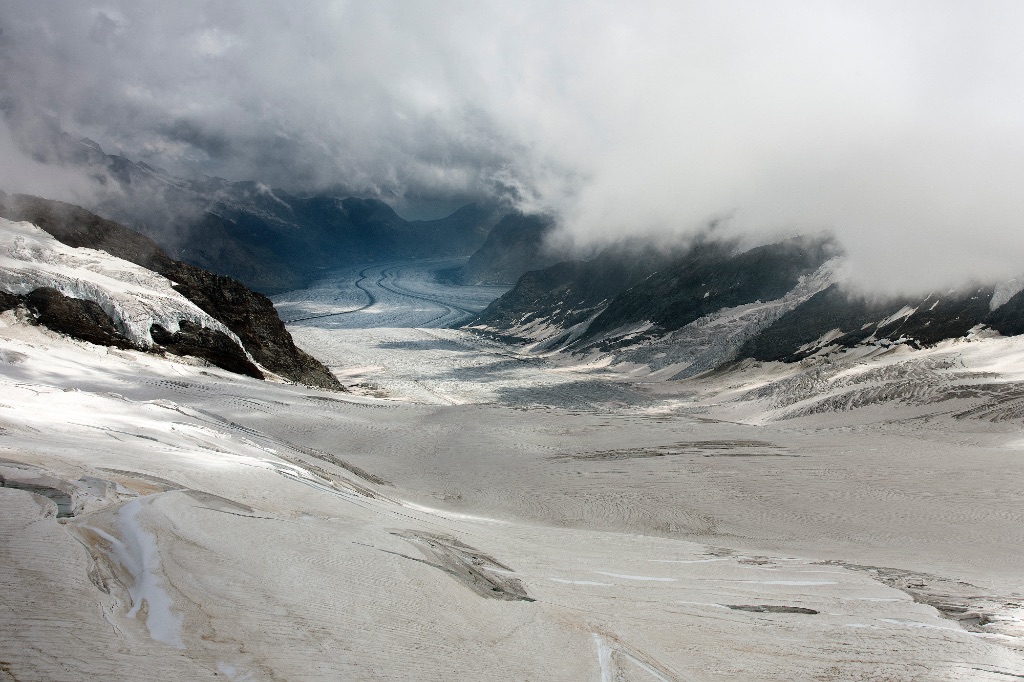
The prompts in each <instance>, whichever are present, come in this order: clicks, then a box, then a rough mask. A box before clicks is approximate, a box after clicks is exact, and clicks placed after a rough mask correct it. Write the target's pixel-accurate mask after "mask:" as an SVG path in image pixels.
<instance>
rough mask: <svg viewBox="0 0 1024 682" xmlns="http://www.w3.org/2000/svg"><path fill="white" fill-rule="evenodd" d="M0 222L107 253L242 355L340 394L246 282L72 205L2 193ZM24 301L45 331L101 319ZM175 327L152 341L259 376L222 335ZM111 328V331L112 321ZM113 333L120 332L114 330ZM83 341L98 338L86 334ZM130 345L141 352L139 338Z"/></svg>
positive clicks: (34, 297)
mask: <svg viewBox="0 0 1024 682" xmlns="http://www.w3.org/2000/svg"><path fill="white" fill-rule="evenodd" d="M0 217H3V218H6V219H8V220H12V221H25V222H29V223H32V224H34V225H36V226H38V227H39V228H41V229H42V230H44V231H45V232H46V233H48V234H49V235H51V236H52V237H53V238H54V239H56V240H57V241H59V242H61V243H63V244H65V245H67V246H70V247H74V248H80V247H85V248H91V249H96V250H99V251H103V252H106V253H108V254H110V255H111V256H115V257H117V258H121V259H123V260H125V261H128V262H130V263H134V264H135V265H138V266H141V267H143V268H146V269H147V270H151V271H153V272H155V273H157V274H159V275H162V276H163V277H165V278H167V279H168V280H170V281H171V282H172V286H173V287H174V290H175V291H177V292H178V293H179V294H181V295H182V296H183V297H184V298H186V299H188V300H189V301H191V302H192V303H193V304H195V306H197V307H198V308H199V309H200V310H202V311H204V312H205V313H206V314H208V315H209V316H210V317H212V318H214V319H215V320H218V321H219V322H220V323H222V324H223V325H224V327H225V328H226V329H228V330H230V331H231V332H233V333H234V334H235V335H237V337H238V339H239V340H240V341H241V344H242V346H243V347H244V349H245V351H248V353H249V354H251V356H252V358H253V360H255V361H256V362H257V363H259V364H260V365H262V366H263V367H265V368H267V369H268V370H270V371H271V372H274V373H275V374H278V375H280V376H282V377H284V378H286V379H289V380H291V381H297V382H300V383H304V384H307V385H310V386H316V387H320V388H327V389H331V390H341V385H340V384H339V383H338V381H337V379H336V378H335V377H334V375H333V374H331V372H330V371H329V370H328V369H327V368H326V367H325V366H324V365H323V364H321V363H320V362H319V361H317V360H316V359H314V358H313V357H311V356H309V355H308V354H306V353H305V352H303V351H302V350H301V349H299V348H297V347H296V346H295V343H294V342H293V341H292V338H291V335H290V334H289V333H288V331H287V329H285V326H284V323H282V322H281V319H280V318H279V317H278V315H277V311H276V310H275V309H274V307H273V304H272V303H271V302H270V300H269V299H268V298H267V297H266V296H263V295H262V294H259V293H256V292H253V291H251V290H249V289H248V288H247V287H245V286H244V285H243V284H242V283H240V282H238V281H236V280H233V279H231V278H228V277H223V276H221V275H215V274H213V273H211V272H208V271H206V270H203V269H202V268H198V267H196V266H193V265H189V264H187V263H183V262H181V261H177V260H174V259H172V258H170V257H169V256H168V255H167V254H166V253H164V252H163V251H162V250H161V249H160V248H159V247H158V246H157V245H156V244H155V243H154V242H153V241H152V240H151V239H149V238H148V237H145V236H143V235H140V234H138V233H136V232H134V231H132V230H130V229H128V228H126V227H124V226H123V225H120V224H118V223H115V222H113V221H110V220H105V219H103V218H100V217H99V216H97V215H95V214H93V213H91V212H89V211H86V210H85V209H83V208H81V207H78V206H74V205H71V204H65V203H63V202H58V201H52V200H48V199H42V198H39V197H33V196H28V195H10V194H6V193H2V192H0ZM56 293H57V294H58V295H59V292H56ZM64 298H68V297H66V296H65V297H64ZM9 302H10V301H9V300H8V303H9ZM19 302H22V300H20V299H19ZM23 302H25V303H26V304H28V305H29V308H30V310H34V311H36V313H35V314H36V315H37V319H38V321H39V322H40V323H43V324H48V326H49V323H47V320H50V321H52V320H54V319H58V318H65V319H66V320H71V319H72V317H74V319H78V320H79V321H81V315H86V316H87V317H89V316H92V317H95V316H96V314H97V313H96V310H95V309H93V308H91V307H90V306H88V304H87V302H82V303H70V302H67V301H63V302H62V301H60V300H59V299H58V298H57V297H56V296H55V295H54V294H53V293H48V292H41V293H38V294H37V293H35V292H32V293H31V294H30V295H29V297H28V298H25V299H24V300H23ZM71 308H76V309H77V310H78V313H80V314H81V315H79V314H78V313H75V314H74V316H72V313H71V312H70V310H71ZM86 309H89V310H91V311H92V312H91V313H90V312H88V311H87V310H86ZM102 312H103V311H102V309H101V310H100V313H102ZM103 314H104V315H105V314H106V313H103ZM108 319H109V316H108ZM175 322H177V323H178V327H179V328H178V329H177V331H174V332H171V331H169V330H168V329H166V328H164V327H163V326H162V325H154V328H153V329H151V330H150V334H151V338H152V340H153V341H154V342H155V343H157V344H159V345H160V346H162V348H163V349H164V350H167V351H169V352H172V353H177V354H185V355H195V356H198V357H203V358H205V359H207V360H210V361H211V362H213V363H214V364H217V365H218V366H221V367H224V368H225V369H229V370H230V371H237V372H240V373H242V374H247V375H249V376H259V377H262V373H260V372H259V370H258V369H257V368H256V367H255V366H254V365H252V363H251V362H249V361H248V359H246V358H245V353H244V352H242V351H241V349H238V350H237V351H236V350H232V348H231V346H234V345H235V344H234V342H233V341H232V340H231V339H230V338H229V337H227V336H226V335H225V334H224V333H223V332H222V331H220V330H212V329H203V328H201V327H199V326H197V325H196V324H195V323H194V321H191V320H185V321H184V324H182V323H181V321H178V320H176V321H175ZM52 324H55V325H56V326H54V327H53V328H54V329H56V330H57V331H64V333H71V332H72V331H73V330H74V329H75V327H76V326H78V327H81V326H82V325H81V324H77V323H76V324H72V323H71V322H66V323H64V324H65V326H66V327H67V330H62V329H60V328H58V327H59V326H60V323H56V322H54V323H52ZM97 324H98V325H99V327H101V328H104V329H107V330H108V331H107V332H103V333H100V336H94V338H96V339H103V338H108V339H109V340H112V341H113V340H116V336H110V335H109V333H108V332H109V328H107V327H106V326H105V324H104V323H102V322H98V323H97ZM110 324H112V325H113V324H114V323H113V321H111V323H110ZM68 325H70V326H68ZM114 327H115V331H117V329H116V325H114ZM68 330H70V331H68ZM83 333H84V332H83ZM90 333H92V332H90ZM97 333H99V332H97ZM71 335H75V334H73V333H71ZM79 338H84V339H85V340H90V341H92V340H93V339H92V338H87V337H86V336H79ZM126 342H128V343H129V344H130V345H131V346H133V347H139V340H138V339H131V340H126ZM112 345H117V344H116V343H114V344H112ZM239 354H240V355H239ZM243 361H244V362H243Z"/></svg>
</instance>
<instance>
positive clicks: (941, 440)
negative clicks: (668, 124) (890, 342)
mask: <svg viewBox="0 0 1024 682" xmlns="http://www.w3.org/2000/svg"><path fill="white" fill-rule="evenodd" d="M450 264H451V263H450V262H449V261H443V260H434V261H429V262H422V261H420V262H408V261H402V262H394V263H382V264H376V265H372V266H366V265H360V266H357V267H353V268H351V269H347V270H345V271H336V272H332V273H330V275H329V276H328V277H326V278H324V279H323V280H321V281H320V282H319V283H317V284H316V285H314V286H313V287H311V288H310V289H307V290H301V291H293V292H290V293H287V294H282V295H279V296H278V297H276V299H275V304H276V307H277V308H278V310H279V312H280V314H281V317H282V318H283V319H285V320H295V321H293V322H291V323H290V324H289V331H290V332H291V333H292V334H293V336H294V338H295V339H296V342H297V343H298V344H299V345H300V346H301V347H303V348H304V349H306V350H307V351H309V352H311V353H312V354H313V355H314V356H316V357H318V358H320V359H321V360H322V361H324V362H325V363H326V364H327V365H328V367H330V368H331V369H332V370H333V371H334V372H335V374H336V375H337V376H339V378H340V379H341V380H342V382H343V383H344V384H346V385H348V386H349V387H350V390H351V391H352V392H351V393H348V394H345V393H337V392H330V391H323V390H318V389H310V388H305V387H303V386H300V385H296V384H287V383H280V382H269V381H262V382H261V381H256V380H254V379H250V378H246V377H242V376H239V375H235V374H231V373H229V372H226V371H224V370H221V369H218V368H215V367H210V366H208V365H205V364H204V363H201V362H197V361H190V360H188V359H163V358H159V357H155V356H152V355H146V354H142V353H139V352H137V351H132V350H118V349H113V348H102V347H98V346H93V345H91V344H88V343H83V342H80V341H73V340H69V339H67V338H65V337H62V336H60V335H58V334H55V333H53V332H51V331H49V330H46V329H43V328H41V327H33V326H28V325H25V324H23V323H20V322H19V321H18V320H17V319H16V317H15V315H14V313H13V312H6V313H3V315H2V317H0V321H2V323H3V326H2V327H0V339H2V346H0V382H2V384H3V399H2V400H0V403H3V404H2V405H0V427H2V429H3V431H2V436H0V460H2V461H0V475H3V476H4V487H3V488H2V489H0V504H2V505H3V509H4V511H3V514H2V516H0V518H2V519H3V525H4V527H3V529H2V531H3V537H4V548H5V549H4V556H5V559H4V561H5V567H4V571H3V572H2V574H0V576H2V577H0V580H2V582H3V588H2V589H3V594H5V595H8V598H7V599H5V600H4V603H5V607H4V610H3V612H2V615H0V641H4V642H8V643H11V644H9V645H8V646H7V648H6V650H5V652H4V654H3V657H2V659H3V667H0V679H7V678H10V679H18V680H27V679H53V678H56V677H62V678H66V679H86V678H95V677H102V678H104V679H137V677H136V672H135V671H134V670H133V666H135V665H136V663H134V661H138V657H139V656H140V655H142V656H145V661H146V663H145V665H146V667H147V675H152V676H157V675H163V676H170V677H176V678H178V679H182V678H187V679H207V678H209V679H215V678H217V679H220V678H226V679H236V680H242V679H378V678H382V679H384V678H386V679H394V678H405V679H413V678H415V679H425V680H426V679H467V680H468V679H487V678H489V679H524V680H525V679H537V680H541V679H565V680H573V679H581V680H583V679H600V680H719V679H721V680H727V679H737V678H743V679H765V680H770V679H779V680H782V679H808V680H814V679H817V680H846V679H850V680H853V679H894V680H904V679H905V680H918V679H920V680H924V679H927V680H964V679H972V680H973V679H976V680H1006V679H1014V678H1015V677H1017V676H1019V675H1022V674H1024V667H1022V665H1024V664H1022V661H1024V646H1022V641H1024V640H1022V637H1024V586H1022V585H1021V583H1020V575H1021V572H1020V566H1019V556H1018V554H1019V552H1018V549H1019V547H1020V546H1022V544H1024V534H1022V533H1024V531H1022V528H1024V507H1022V505H1021V502H1020V496H1019V495H1020V493H1019V486H1018V485H1017V483H1019V481H1020V480H1022V474H1024V458H1022V457H1021V449H1022V448H1024V442H1022V441H1021V438H1020V435H1019V429H1018V427H1017V425H1016V423H1015V422H1012V421H1011V422H1006V421H990V420H985V419H978V418H972V419H963V418H957V417H956V416H955V414H958V413H960V412H963V411H964V410H966V409H968V408H969V407H971V406H972V405H977V404H978V398H977V397H973V398H972V397H970V396H969V395H967V394H963V396H962V397H957V396H953V397H949V398H942V399H941V400H939V399H936V400H935V401H932V402H928V401H923V402H921V403H920V404H916V405H915V404H910V403H908V402H902V401H900V400H890V401H887V402H882V403H878V402H876V403H874V404H873V405H866V406H862V407H856V408H854V409H852V410H851V409H835V410H832V411H824V410H819V411H817V412H811V413H809V414H808V415H806V416H801V417H795V418H781V419H778V418H775V417H781V416H783V413H781V412H778V411H776V412H773V408H772V404H773V403H772V402H771V400H770V399H764V398H752V397H751V396H749V395H747V393H749V392H750V391H752V390H753V389H755V388H757V387H760V388H761V389H762V394H763V395H769V394H770V392H768V391H764V389H765V388H766V387H770V386H772V385H774V384H778V383H779V382H781V381H783V380H784V379H785V376H784V375H785V374H786V372H789V373H790V374H791V375H792V374H793V369H792V368H787V367H785V366H781V365H778V364H777V363H776V364H772V363H769V364H766V365H764V366H763V367H761V368H758V367H753V366H751V367H747V368H746V369H745V370H744V369H741V370H736V371H734V372H732V373H725V374H723V375H719V376H714V375H712V376H705V377H701V378H698V379H697V380H690V381H683V382H649V383H646V384H637V383H636V382H635V380H634V378H633V377H632V373H631V371H621V370H619V369H617V368H616V366H615V365H614V363H611V362H609V361H607V360H605V361H602V362H595V363H590V364H588V363H587V362H585V361H584V360H585V359H584V358H573V357H571V356H569V357H560V356H554V355H545V354H544V353H530V352H529V349H527V348H525V347H523V346H520V345H505V344H502V343H500V342H498V341H496V340H493V339H488V338H486V337H485V336H482V335H480V334H478V333H473V332H471V331H466V330H460V329H450V328H446V327H445V326H443V325H444V324H446V323H449V324H450V323H453V322H460V321H462V320H463V319H464V317H466V316H468V315H469V314H471V313H475V312H477V311H479V310H481V309H482V308H483V307H484V306H486V304H487V303H488V302H489V301H490V300H491V299H492V298H493V297H495V296H496V295H498V294H499V293H501V289H499V288H492V287H452V286H448V285H442V284H438V283H437V282H436V281H435V280H434V279H433V277H432V275H431V273H432V272H433V271H434V270H436V269H440V268H443V267H446V266H448V265H450ZM368 303H369V305H367V304H368ZM363 306H366V307H363ZM300 318H305V319H300ZM995 346H999V348H998V349H996V350H993V348H994V347H995ZM1021 352H1024V347H1022V345H1021V343H1020V342H1019V341H1018V340H1017V339H999V338H993V339H986V340H982V341H975V342H965V341H960V342H950V343H947V344H946V345H945V346H940V347H937V348H935V349H931V350H928V351H914V352H911V351H906V352H903V351H896V352H889V354H888V355H886V356H884V357H868V358H863V357H862V358H860V359H859V360H858V362H859V363H861V364H859V365H857V366H858V367H861V370H860V371H862V372H864V371H865V368H866V367H868V368H873V369H875V370H878V371H881V370H882V369H883V368H885V367H888V368H889V369H888V370H886V371H887V372H889V373H890V374H892V376H893V377H895V378H894V379H893V380H903V379H905V377H906V375H907V372H909V371H910V367H909V366H913V367H914V368H915V371H917V372H918V373H919V374H920V375H921V376H922V377H925V376H931V377H932V378H933V379H934V377H935V376H937V375H936V372H940V371H946V372H947V374H948V373H949V372H948V370H936V369H935V367H936V366H939V365H941V364H942V363H941V362H940V361H941V360H942V359H943V358H946V359H947V360H949V359H951V358H956V362H958V363H959V365H958V367H959V368H960V370H961V371H962V373H969V372H968V370H971V368H974V369H976V370H977V372H978V373H981V372H983V371H985V372H987V375H986V376H988V378H987V381H988V382H989V383H991V382H992V381H994V379H993V377H992V376H991V375H992V371H991V370H992V369H993V368H992V366H991V363H989V366H988V367H987V368H986V367H985V359H986V357H995V356H998V357H1000V358H1007V357H1011V356H1012V354H1014V353H1021ZM915 353H916V354H915ZM986 354H988V355H986ZM908 363H909V366H908ZM1009 366H1013V363H1012V362H1011V363H1009ZM1018 366H1019V365H1018ZM845 371H846V372H847V373H849V369H847V370H845ZM972 376H973V375H972ZM1001 379H1002V380H1005V381H1007V382H1009V384H1010V385H1012V383H1013V380H1014V375H1013V374H1012V372H1011V373H1009V374H1007V373H1006V372H1004V373H1003V374H1002V375H1001ZM826 380H827V377H821V378H820V381H823V382H824V381H826ZM875 380H876V381H881V382H882V384H884V380H879V379H877V378H876V379H875ZM970 380H971V379H969V378H968V379H965V378H964V377H963V376H952V375H949V376H947V379H946V384H947V388H949V390H950V391H952V392H953V393H956V387H957V385H958V382H959V384H963V383H965V382H969V381H970ZM789 390H790V392H792V389H791V388H790V389H789ZM44 489H45V490H58V491H63V493H62V494H64V495H65V496H66V497H68V499H73V501H74V503H75V504H76V505H77V511H75V513H74V514H72V515H61V514H58V508H57V507H56V506H54V503H53V502H52V501H51V500H52V498H48V497H47V496H46V495H45V494H40V491H43V492H44V493H45V490H44ZM65 506H67V505H65ZM72 506H74V505H72ZM13 595H18V597H17V600H12V599H11V596H13ZM69 633H73V636H69ZM5 676H6V677H5Z"/></svg>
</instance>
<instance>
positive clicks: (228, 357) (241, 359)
mask: <svg viewBox="0 0 1024 682" xmlns="http://www.w3.org/2000/svg"><path fill="white" fill-rule="evenodd" d="M150 334H151V335H152V337H153V341H155V342H156V343H158V344H159V345H160V347H161V349H163V350H165V351H167V352H168V353H173V354H175V355H191V356H193V357H197V358H202V359H204V360H207V361H209V362H211V363H213V364H214V365H216V366H217V367H220V368H221V369H226V370H228V371H229V372H234V373H235V374H244V375H246V376H250V377H253V378H254V379H262V378H263V373H262V372H260V370H259V368H257V367H256V365H254V364H252V363H251V362H250V361H249V358H247V357H246V356H245V352H244V351H243V350H242V349H241V348H239V347H238V344H237V343H235V342H234V341H232V340H231V337H229V336H228V335H227V334H225V333H224V332H222V331H217V330H212V329H207V328H205V327H200V326H199V325H196V324H193V323H191V322H189V321H188V320H182V321H181V322H180V327H179V329H178V331H176V332H174V333H173V334H172V333H171V332H169V331H167V330H166V329H164V328H163V327H161V326H160V325H158V324H154V325H153V326H152V327H151V328H150Z"/></svg>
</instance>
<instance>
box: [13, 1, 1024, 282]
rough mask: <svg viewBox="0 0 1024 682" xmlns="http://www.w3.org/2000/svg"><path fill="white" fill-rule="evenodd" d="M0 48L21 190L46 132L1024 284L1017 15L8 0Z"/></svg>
mask: <svg viewBox="0 0 1024 682" xmlns="http://www.w3.org/2000/svg"><path fill="white" fill-rule="evenodd" d="M0 28H2V31H3V32H2V35H0V87H2V92H0V105H2V106H3V108H4V110H5V111H6V112H7V119H8V123H9V125H10V127H11V129H10V130H9V129H8V124H5V125H4V127H3V129H0V156H3V157H4V158H5V159H7V161H6V162H4V163H3V164H2V168H0V183H2V184H6V185H8V186H9V188H11V189H21V188H20V187H10V185H11V184H12V183H16V182H18V181H26V182H27V181H29V180H31V181H32V182H34V183H35V185H38V184H40V183H41V182H43V181H44V178H45V177H46V176H45V173H43V172H42V171H39V169H37V168H35V167H31V168H30V167H28V166H26V168H27V170H26V171H25V172H22V171H21V170H19V168H18V167H15V166H13V165H12V164H11V163H10V160H11V159H12V158H14V152H13V149H14V143H15V141H17V140H18V139H19V137H18V136H19V135H20V134H24V129H23V128H20V127H18V126H19V125H20V124H19V123H18V122H19V121H21V122H24V121H25V120H31V119H32V118H33V117H38V116H41V115H49V116H52V117H55V118H56V120H57V121H59V122H60V124H61V125H62V126H63V127H64V128H65V129H66V130H68V131H70V132H73V133H75V134H78V135H84V136H88V137H91V138H93V139H95V140H96V141H98V142H99V143H100V144H101V145H102V146H103V147H104V149H106V150H107V151H108V152H115V153H123V154H125V155H127V156H129V157H130V158H133V159H136V160H143V161H146V162H148V163H151V164H153V165H158V166H161V167H164V168H166V169H167V170H170V171H172V172H175V173H181V174H188V173H196V172H202V173H207V174H214V175H220V176H223V177H228V178H230V179H238V180H240V179H255V180H260V181H263V182H267V183H270V184H272V185H275V186H279V187H284V188H286V189H289V190H293V191H298V192H303V191H313V190H315V189H317V188H323V187H329V186H344V187H347V188H349V190H350V191H352V192H355V193H361V194H366V195H374V196H379V197H381V198H383V199H385V200H388V201H390V202H392V203H393V204H395V205H397V206H399V207H400V208H401V207H402V206H411V205H413V204H415V202H416V201H418V200H420V199H424V198H426V199H433V200H439V201H442V202H447V205H454V204H455V203H458V202H462V201H466V200H469V199H471V198H473V197H479V196H490V197H494V196H497V197H502V198H506V199H511V200H514V201H515V202H517V204H518V205H519V206H521V207H522V208H525V209H540V210H550V211H553V212H555V213H556V214H557V215H558V216H559V217H560V219H561V221H562V224H563V225H564V227H565V229H566V230H567V234H569V235H571V238H573V239H576V240H579V241H584V242H585V241H588V240H594V239H608V238H612V237H615V236H618V235H622V234H644V233H649V234H653V235H659V236H660V238H666V237H669V238H671V237H672V236H674V235H679V234H685V233H687V232H690V231H693V230H696V229H699V228H700V227H701V226H703V225H705V224H707V222H708V221H709V220H713V219H716V218H717V219H724V220H723V225H724V227H723V230H726V231H732V232H746V233H752V234H756V235H760V236H761V237H760V238H762V239H763V238H765V237H764V235H771V234H779V233H781V234H788V233H793V232H797V231H803V230H818V229H831V230H834V231H835V232H836V233H837V234H838V235H839V237H840V239H841V240H842V242H843V243H844V244H845V246H846V247H847V249H848V250H849V252H850V254H851V269H852V271H853V273H854V275H855V276H856V277H857V278H858V280H859V281H861V282H868V283H871V282H875V283H880V284H879V285H880V286H902V287H907V286H911V287H914V288H918V289H920V288H928V287H932V286H944V285H945V284H947V283H950V282H952V281H954V280H957V279H962V278H965V277H968V276H970V275H978V274H984V275H991V276H1004V275H1009V274H1017V273H1019V272H1021V271H1024V50H1022V49H1021V44H1022V43H1024V3H1022V2H1018V1H1016V0H1014V1H1007V2H997V1H991V2H985V1H973V2H942V1H937V0H932V1H928V2H864V1H857V2H849V1H847V2H827V1H823V0H814V1H813V2H810V1H807V0H803V1H801V2H756V1H754V0H749V1H747V2H729V1H721V0H716V1H714V2H712V1H710V0H709V1H707V2H701V3H686V2H682V1H680V0H676V1H674V2H632V3H626V2H621V1H616V2H602V1H601V0H587V1H585V2H583V1H581V2H574V1H570V0H564V1H559V0H539V1H531V0H506V1H504V2H487V1H486V0H469V1H466V2H457V1H448V0H443V1H442V0H437V1H431V2H426V1H423V2H414V1H412V0H405V1H391V2H388V1H386V0H365V1H364V0H358V1H351V2H327V1H323V2H318V1H315V0H306V1H304V2H291V3H284V2H256V1H254V0H235V1H231V0H222V1H200V0H176V1H175V2H143V1H141V0H110V1H109V2H103V3H91V2H88V0H65V1H58V0H33V1H32V2H25V1H23V0H0ZM16 124H17V125H16ZM37 171H38V172H37ZM57 180H60V181H62V182H63V181H66V178H57ZM55 181H56V180H55ZM69 182H70V181H69ZM31 190H32V191H35V192H37V193H42V192H41V191H40V189H39V187H38V186H33V187H32V188H31Z"/></svg>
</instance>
